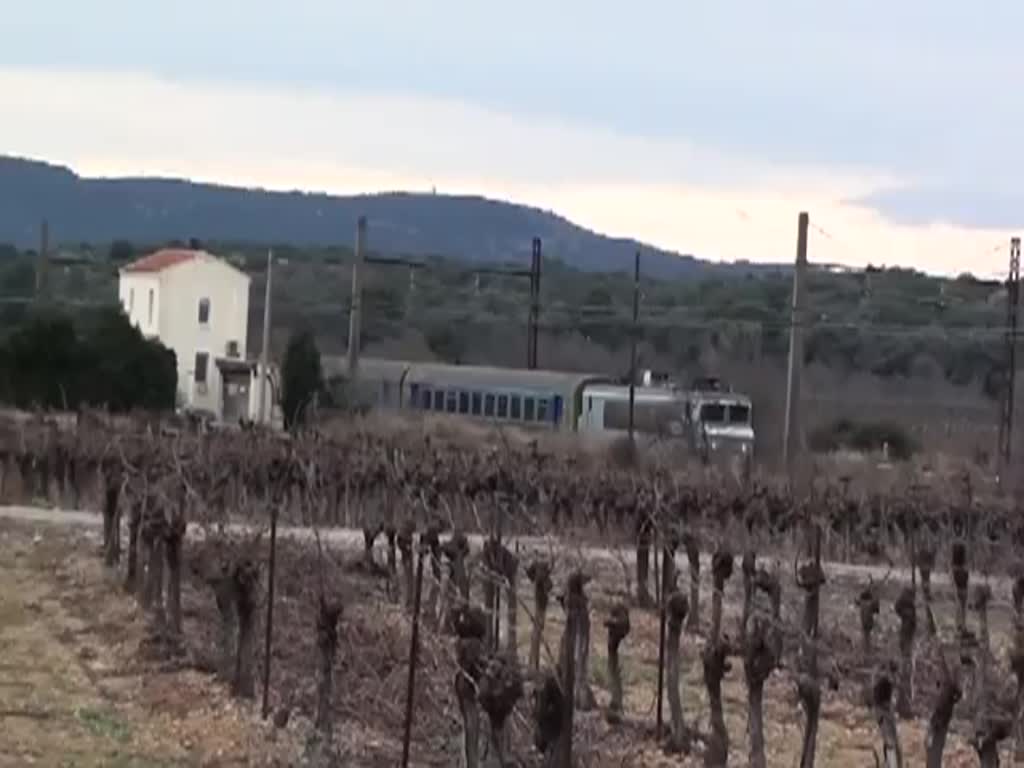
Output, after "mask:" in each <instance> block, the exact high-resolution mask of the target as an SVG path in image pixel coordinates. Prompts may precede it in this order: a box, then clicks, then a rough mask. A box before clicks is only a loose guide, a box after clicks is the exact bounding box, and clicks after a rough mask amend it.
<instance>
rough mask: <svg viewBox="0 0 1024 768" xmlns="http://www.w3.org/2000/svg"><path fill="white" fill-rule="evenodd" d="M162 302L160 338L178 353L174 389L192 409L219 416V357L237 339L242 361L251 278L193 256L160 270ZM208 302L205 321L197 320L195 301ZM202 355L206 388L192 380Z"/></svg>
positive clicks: (212, 261)
mask: <svg viewBox="0 0 1024 768" xmlns="http://www.w3.org/2000/svg"><path fill="white" fill-rule="evenodd" d="M161 281H162V292H163V295H164V297H165V301H164V303H163V305H162V307H161V315H160V338H161V339H162V340H163V342H164V343H165V344H166V345H167V346H169V347H171V348H172V349H173V350H174V352H175V354H176V355H177V357H178V391H179V395H180V396H181V397H182V398H183V400H184V402H186V403H188V404H189V405H190V406H191V407H193V408H197V409H202V410H207V411H211V412H213V413H215V414H217V416H220V415H221V405H222V404H221V399H222V394H223V391H222V390H223V382H222V381H221V377H220V372H219V370H218V368H217V363H216V360H217V358H218V357H228V342H231V341H234V342H237V346H238V357H239V359H243V360H244V359H245V357H246V349H245V338H246V331H247V325H248V314H249V277H248V275H245V274H243V273H242V272H239V271H238V270H236V269H234V268H233V267H231V266H229V265H227V264H225V263H224V262H221V261H219V260H218V259H215V258H213V257H207V258H195V259H192V260H191V261H187V262H184V263H182V264H177V265H175V266H173V267H170V268H168V269H166V270H164V271H163V272H162V273H161ZM202 299H208V300H209V302H210V315H209V321H208V322H207V323H205V324H201V323H200V322H199V304H200V301H201V300H202ZM198 353H205V354H206V385H205V388H204V387H203V386H202V385H201V384H199V383H197V382H196V381H195V375H196V362H197V357H196V356H197V354H198Z"/></svg>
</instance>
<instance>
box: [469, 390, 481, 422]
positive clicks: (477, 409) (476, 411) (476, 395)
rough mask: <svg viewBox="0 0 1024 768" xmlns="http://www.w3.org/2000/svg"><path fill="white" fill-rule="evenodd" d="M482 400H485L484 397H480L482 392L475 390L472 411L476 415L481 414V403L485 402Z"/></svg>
mask: <svg viewBox="0 0 1024 768" xmlns="http://www.w3.org/2000/svg"><path fill="white" fill-rule="evenodd" d="M482 400H483V398H481V397H480V393H479V392H474V393H473V407H472V409H471V411H472V413H473V415H474V416H479V415H480V410H481V405H482V404H483V403H482Z"/></svg>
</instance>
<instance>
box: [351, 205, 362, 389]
mask: <svg viewBox="0 0 1024 768" xmlns="http://www.w3.org/2000/svg"><path fill="white" fill-rule="evenodd" d="M365 261H366V217H365V216H360V217H359V221H358V222H356V251H355V257H354V258H353V259H352V306H351V308H350V309H349V315H348V376H349V380H350V382H354V381H355V380H356V378H358V372H359V342H360V338H361V336H362V320H363V317H362V312H363V282H362V268H363V263H364V262H365Z"/></svg>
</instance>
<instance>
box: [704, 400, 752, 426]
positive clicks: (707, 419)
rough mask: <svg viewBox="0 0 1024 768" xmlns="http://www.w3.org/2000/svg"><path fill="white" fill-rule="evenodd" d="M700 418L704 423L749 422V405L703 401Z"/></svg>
mask: <svg viewBox="0 0 1024 768" xmlns="http://www.w3.org/2000/svg"><path fill="white" fill-rule="evenodd" d="M700 420H701V421H702V422H703V423H705V424H749V423H750V406H749V405H745V404H743V403H704V404H703V405H701V407H700Z"/></svg>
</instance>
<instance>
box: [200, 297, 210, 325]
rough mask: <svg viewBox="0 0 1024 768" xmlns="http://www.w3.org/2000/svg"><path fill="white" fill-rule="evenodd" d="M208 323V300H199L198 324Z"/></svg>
mask: <svg viewBox="0 0 1024 768" xmlns="http://www.w3.org/2000/svg"><path fill="white" fill-rule="evenodd" d="M209 322H210V300H209V299H200V300H199V324H200V325H206V324H208V323H209Z"/></svg>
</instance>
